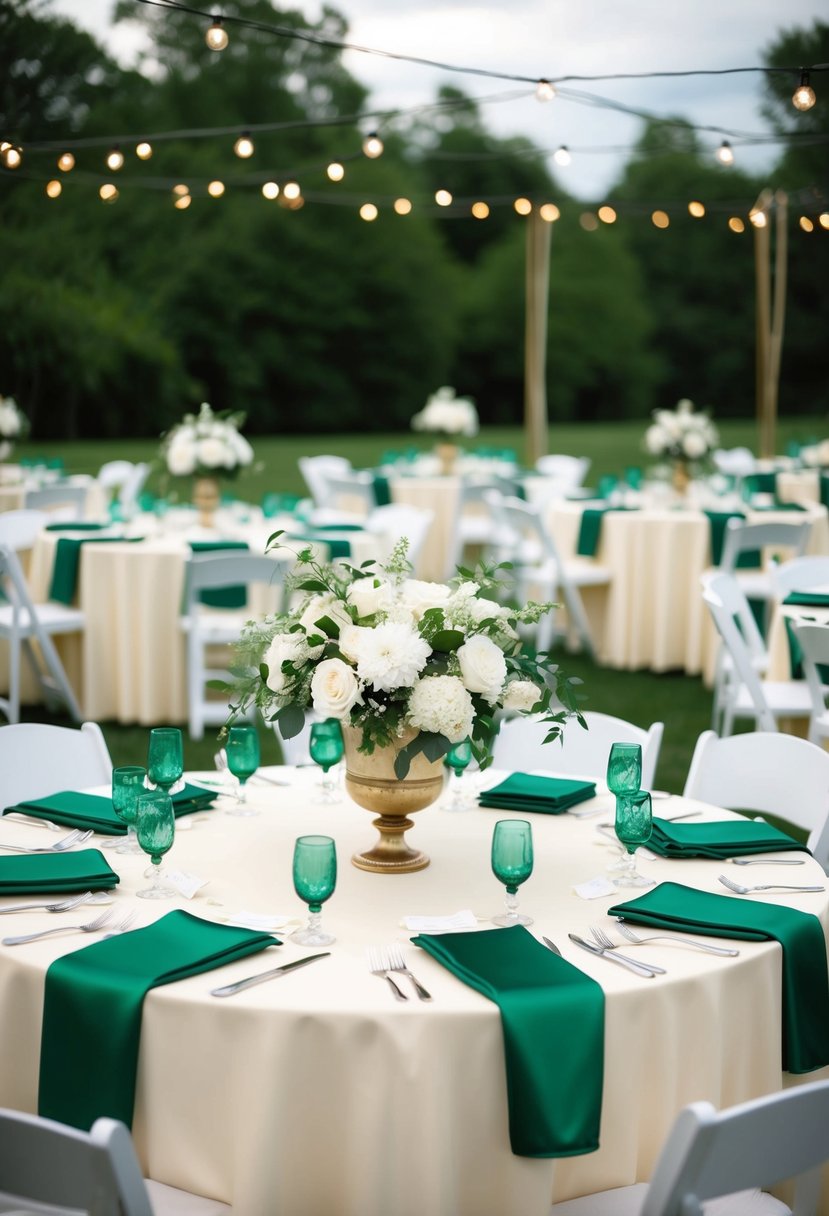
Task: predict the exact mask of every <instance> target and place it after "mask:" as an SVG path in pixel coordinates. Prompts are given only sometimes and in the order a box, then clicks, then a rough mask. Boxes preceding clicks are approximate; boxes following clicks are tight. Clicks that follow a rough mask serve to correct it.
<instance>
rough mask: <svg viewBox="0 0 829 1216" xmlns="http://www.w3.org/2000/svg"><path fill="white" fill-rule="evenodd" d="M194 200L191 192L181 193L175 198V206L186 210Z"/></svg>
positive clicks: (178, 209)
mask: <svg viewBox="0 0 829 1216" xmlns="http://www.w3.org/2000/svg"><path fill="white" fill-rule="evenodd" d="M192 201H193V199H192V198H191V197H190V195H189V194H180V195H179V196H178V198H177V199H175V200H174V202H173V206H174V207H175V209H176V210H177V211H186V210H187V208H188V207H189V206H190V204H191V203H192Z"/></svg>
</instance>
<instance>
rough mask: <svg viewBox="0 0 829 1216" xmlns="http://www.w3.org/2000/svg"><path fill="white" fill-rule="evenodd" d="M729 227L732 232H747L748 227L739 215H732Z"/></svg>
mask: <svg viewBox="0 0 829 1216" xmlns="http://www.w3.org/2000/svg"><path fill="white" fill-rule="evenodd" d="M728 227H729V228H730V229H731V231H732V232H745V230H746V226H745V224H744V223H743V221H742V220H741V219H740V217H739V215H732V216H730V217H729V220H728Z"/></svg>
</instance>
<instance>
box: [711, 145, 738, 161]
mask: <svg viewBox="0 0 829 1216" xmlns="http://www.w3.org/2000/svg"><path fill="white" fill-rule="evenodd" d="M714 155H715V156H716V158H717V160H718V161H719V162H720V164H721V165H733V164H734V149H733V148H732V147H731V144H730V143H729V142H728V140H727V139H724V140H723V141H722V143H721V144H720V146H719V148H717V151H716V152H715V154H714Z"/></svg>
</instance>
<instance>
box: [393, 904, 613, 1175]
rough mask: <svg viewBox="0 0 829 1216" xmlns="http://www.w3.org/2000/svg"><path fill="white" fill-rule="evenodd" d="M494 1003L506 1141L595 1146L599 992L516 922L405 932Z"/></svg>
mask: <svg viewBox="0 0 829 1216" xmlns="http://www.w3.org/2000/svg"><path fill="white" fill-rule="evenodd" d="M412 941H413V942H414V944H415V945H416V946H421V947H422V948H423V949H424V950H426V951H427V952H428V953H429V954H431V955H432V957H433V958H436V959H437V960H438V962H440V963H443V965H444V967H446V968H447V969H448V970H449V971H451V972H452V974H453V975H456V976H457V977H458V979H460V980H463V982H464V983H465V984H469V986H470V987H471V988H474V989H475V991H476V992H480V993H482V994H483V996H485V997H488V998H489V1000H491V1001H494V1002H495V1004H496V1005H497V1006H498V1008H499V1009H500V1011H501V1025H502V1028H503V1033H504V1056H505V1059H506V1072H507V1103H508V1107H509V1134H510V1146H511V1148H512V1151H513V1153H515V1154H516V1156H519V1157H576V1156H579V1155H581V1154H582V1153H592V1152H594V1151H595V1150H596V1149H597V1148H598V1147H599V1121H600V1118H601V1110H602V1082H603V1074H604V993H603V992H602V989H601V987H600V986H599V985H598V984H597V983H596V981H595V980H592V979H590V978H589V977H588V976H586V975H585V974H584V972H583V971H580V970H579V969H578V968H577V967H574V966H573V964H572V963H568V962H566V961H565V959H563V958H560V957H559V956H558V955H557V954H553V952H552V951H551V950H548V949H547V948H546V947H545V946H542V945H541V943H540V942H538V941H536V939H535V938H534V937H533V936H532V934H531V933H528V932H527V930H526V929H525V928H524V926H523V925H515V926H514V927H512V928H509V929H484V930H481V931H480V932H477V933H443V934H441V935H440V936H437V937H430V936H427V935H426V934H422V933H421V934H420V935H419V936H418V937H415V938H412Z"/></svg>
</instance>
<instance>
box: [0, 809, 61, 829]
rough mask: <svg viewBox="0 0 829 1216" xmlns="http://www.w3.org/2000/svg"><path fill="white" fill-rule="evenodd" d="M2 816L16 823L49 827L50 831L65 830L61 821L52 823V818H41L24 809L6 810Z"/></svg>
mask: <svg viewBox="0 0 829 1216" xmlns="http://www.w3.org/2000/svg"><path fill="white" fill-rule="evenodd" d="M2 818H3V819H11V820H13V821H14V822H15V823H28V825H29V827H32V828H33V827H38V828H48V829H49V831H50V832H62V831H63V828H62V827H61V825H60V824H59V823H52V820H51V819H41V817H40V815H26V814H25V813H24V812H23V811H6V813H5V815H3V816H2Z"/></svg>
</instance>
